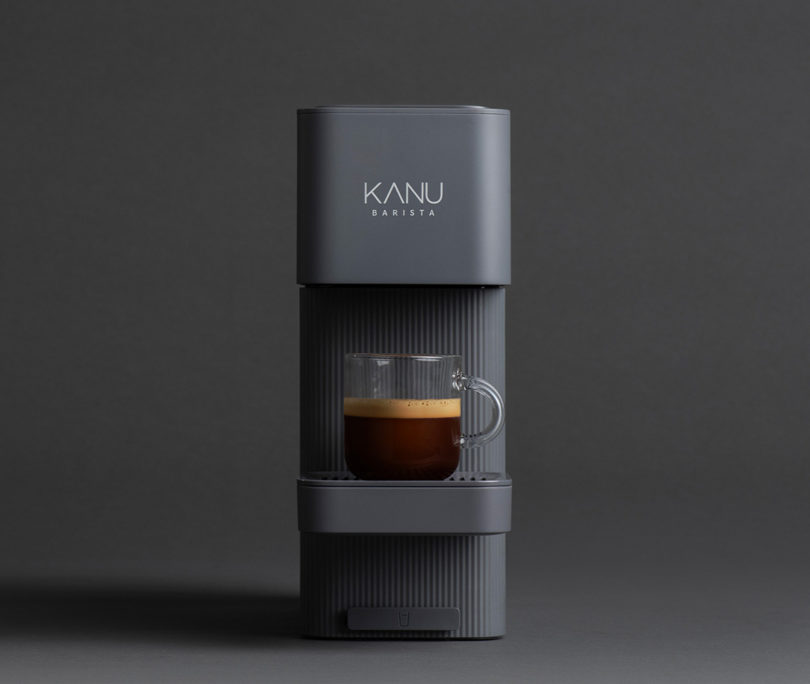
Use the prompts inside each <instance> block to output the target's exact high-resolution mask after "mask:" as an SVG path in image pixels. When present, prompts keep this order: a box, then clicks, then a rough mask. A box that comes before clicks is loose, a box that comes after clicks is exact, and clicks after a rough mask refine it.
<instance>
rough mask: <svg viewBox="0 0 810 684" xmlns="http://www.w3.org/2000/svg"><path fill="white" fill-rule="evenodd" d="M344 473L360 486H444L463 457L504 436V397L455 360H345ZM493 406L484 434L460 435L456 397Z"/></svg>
mask: <svg viewBox="0 0 810 684" xmlns="http://www.w3.org/2000/svg"><path fill="white" fill-rule="evenodd" d="M343 382H344V398H343V416H344V436H345V458H346V465H347V466H348V468H349V470H351V472H352V473H354V475H356V476H357V477H359V478H360V479H363V480H443V479H445V478H446V477H449V476H450V475H452V473H453V472H454V471H455V470H456V468H458V461H459V456H460V453H461V449H473V448H475V447H479V446H482V445H484V444H486V443H487V442H489V441H491V440H493V439H494V438H495V437H497V436H498V433H499V432H500V431H501V429H502V428H503V422H504V406H503V399H501V395H500V394H498V390H496V389H495V388H494V387H493V386H492V385H490V384H489V383H488V382H487V381H486V380H482V379H481V378H476V377H473V376H470V375H465V374H464V373H462V371H461V357H460V356H438V355H417V354H347V355H346V358H345V366H344V374H343ZM465 390H473V391H474V392H478V393H479V394H483V395H484V396H485V397H487V398H488V399H490V400H491V401H492V404H493V408H494V411H493V415H492V421H491V422H490V425H489V426H488V427H487V428H486V430H484V431H483V432H479V433H475V434H469V435H463V434H462V433H461V393H462V392H464V391H465Z"/></svg>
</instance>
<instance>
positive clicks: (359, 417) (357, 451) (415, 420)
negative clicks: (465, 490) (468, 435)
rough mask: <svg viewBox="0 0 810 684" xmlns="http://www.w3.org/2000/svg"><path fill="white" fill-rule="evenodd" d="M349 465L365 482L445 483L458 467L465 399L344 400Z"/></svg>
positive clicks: (346, 454)
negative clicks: (414, 481)
mask: <svg viewBox="0 0 810 684" xmlns="http://www.w3.org/2000/svg"><path fill="white" fill-rule="evenodd" d="M343 412H344V428H345V429H344V433H345V456H346V465H347V466H348V467H349V470H351V471H352V473H354V474H355V475H356V476H357V477H359V478H360V479H363V480H443V479H445V478H446V477H449V476H450V475H451V474H452V473H453V471H455V469H456V468H457V467H458V460H459V451H460V447H461V399H460V398H457V397H456V398H448V399H367V398H356V397H346V398H345V399H344V400H343Z"/></svg>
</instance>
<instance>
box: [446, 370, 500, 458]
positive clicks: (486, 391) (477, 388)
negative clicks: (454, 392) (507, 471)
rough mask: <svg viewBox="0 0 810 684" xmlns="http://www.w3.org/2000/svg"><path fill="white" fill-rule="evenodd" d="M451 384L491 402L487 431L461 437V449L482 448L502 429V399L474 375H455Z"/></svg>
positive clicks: (495, 391)
mask: <svg viewBox="0 0 810 684" xmlns="http://www.w3.org/2000/svg"><path fill="white" fill-rule="evenodd" d="M453 384H454V385H455V386H456V388H457V389H458V390H459V391H464V390H472V391H473V392H478V394H483V395H484V396H485V397H487V399H489V400H490V401H491V402H492V406H493V409H494V410H493V412H492V420H490V422H489V425H488V426H487V429H486V430H484V431H483V432H475V433H473V434H471V435H462V436H461V447H462V448H463V449H475V448H476V447H480V446H484V444H487V443H488V442H491V441H492V440H493V439H495V438H496V437H497V436H498V434H499V433H500V431H501V430H502V429H503V421H504V406H503V399H502V398H501V395H500V394H499V393H498V390H496V389H495V388H494V387H493V386H492V385H490V384H489V383H488V382H487V381H486V380H483V379H482V378H476V377H475V376H474V375H464V374H463V373H459V374H458V375H456V377H455V379H454V380H453Z"/></svg>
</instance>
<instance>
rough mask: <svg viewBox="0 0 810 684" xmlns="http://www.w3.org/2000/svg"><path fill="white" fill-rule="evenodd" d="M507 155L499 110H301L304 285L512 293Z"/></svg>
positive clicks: (504, 118) (504, 119)
mask: <svg viewBox="0 0 810 684" xmlns="http://www.w3.org/2000/svg"><path fill="white" fill-rule="evenodd" d="M509 145H510V143H509V112H508V111H505V110H502V109H489V108H485V107H440V108H437V107H414V106H409V107H401V106H399V107H392V108H389V109H384V108H381V107H370V108H360V107H327V108H324V109H323V110H317V109H315V110H313V109H308V110H304V111H299V113H298V241H299V242H298V244H299V249H298V282H299V283H302V284H308V285H311V284H325V285H335V284H352V283H357V284H363V283H366V284H368V283H384V284H396V285H407V284H411V285H436V284H454V285H460V284H471V285H506V284H508V283H509V282H510V279H511V275H510V263H511V262H510V235H511V234H510V204H509V200H510V197H509ZM408 184H410V185H408Z"/></svg>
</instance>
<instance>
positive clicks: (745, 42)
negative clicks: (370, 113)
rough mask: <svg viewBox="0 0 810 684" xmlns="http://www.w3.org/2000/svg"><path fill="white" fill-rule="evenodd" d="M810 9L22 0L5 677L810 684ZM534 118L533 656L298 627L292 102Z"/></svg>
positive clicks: (526, 617) (5, 188)
mask: <svg viewBox="0 0 810 684" xmlns="http://www.w3.org/2000/svg"><path fill="white" fill-rule="evenodd" d="M808 35H810V12H808V10H807V6H806V4H805V3H800V2H796V3H790V2H764V1H763V2H714V3H704V2H677V3H661V2H618V3H605V2H522V3H516V2H497V3H496V2H463V3H462V2H457V3H454V2H445V1H440V2H436V1H433V2H424V1H421V0H420V1H415V0H414V1H411V2H408V3H392V2H325V1H324V2H314V1H307V2H298V3H295V2H255V3H246V2H220V3H217V2H201V3H191V2H188V3H179V2H178V3H167V2H161V3H156V2H155V3H152V2H150V3H147V2H137V3H136V2H133V3H117V2H104V3H22V2H20V3H14V4H12V5H10V6H9V4H6V5H4V9H3V11H2V22H1V23H0V85H1V86H2V104H1V105H0V187H1V188H2V196H0V197H1V198H2V199H1V200H0V230H1V231H2V232H1V233H0V240H1V242H0V402H2V403H1V404H0V577H2V579H3V582H2V586H1V587H0V600H2V601H3V602H4V603H3V606H2V608H3V610H2V615H3V618H2V620H0V635H2V637H3V640H2V643H0V648H2V657H0V675H2V677H1V678H2V679H4V680H9V681H16V682H21V681H39V680H52V681H54V680H55V681H81V682H87V681H95V680H99V681H106V682H111V681H173V680H176V681H184V680H186V679H188V680H191V681H196V682H201V681H225V680H227V681H231V682H233V681H303V680H306V679H309V678H313V679H320V680H321V681H323V680H324V678H328V680H329V681H333V682H343V681H346V682H356V681H366V680H368V681H413V680H414V679H422V680H426V681H431V680H433V681H453V680H455V679H456V678H459V679H463V680H465V681H478V680H480V681H489V680H492V679H495V678H497V679H502V680H504V681H548V682H586V681H595V682H613V681H615V682H635V681H638V682H664V681H666V682H676V681H677V682H725V681H729V682H730V681H734V682H742V681H751V682H762V681H775V682H793V681H795V682H806V681H807V680H808V678H810V655H809V654H808V653H807V643H808V639H809V638H810V608H808V599H810V580H808V579H807V577H808V571H810V554H808V533H810V526H809V525H808V514H810V497H808V492H809V491H810V483H809V478H810V468H808V447H810V420H808V408H810V366H808V361H809V360H810V359H809V358H808V357H809V356H810V353H809V351H810V315H809V314H810V311H808V308H809V306H810V305H809V304H808V292H809V291H810V268H809V266H810V237H808V235H809V234H808V216H810V191H809V190H808V180H810V154H809V153H810V144H809V143H808V140H809V139H810V136H809V135H808V134H809V133H810V130H808V129H809V126H808V123H809V122H810V88H808V85H810V83H809V82H808V81H809V79H808V74H810V45H808ZM397 102H407V103H471V104H484V105H489V106H495V107H506V108H509V109H511V110H512V112H513V118H512V134H513V169H512V178H513V183H512V189H513V225H514V234H513V247H514V252H513V272H514V282H513V286H512V288H511V289H510V291H509V294H508V306H509V314H508V316H509V317H508V331H507V334H508V352H509V359H508V391H509V419H508V424H509V452H508V462H509V468H510V471H511V473H512V475H513V477H514V479H515V483H516V490H515V507H514V532H513V533H512V535H511V537H510V554H509V564H510V565H509V573H510V574H509V582H510V584H509V591H510V604H509V605H510V611H509V628H510V634H509V636H507V638H506V639H504V640H501V641H496V642H484V643H451V644H447V643H430V642H425V643H408V644H403V643H397V642H390V643H361V644H346V643H331V642H312V641H306V640H300V639H298V638H297V637H296V636H295V623H294V615H295V594H296V591H297V534H296V529H295V508H294V493H295V488H294V479H295V475H296V472H297V451H296V449H297V387H296V385H297V332H296V331H297V287H296V285H295V273H294V264H295V255H294V236H295V109H296V107H299V106H311V105H316V104H325V103H326V104H328V103H397Z"/></svg>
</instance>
